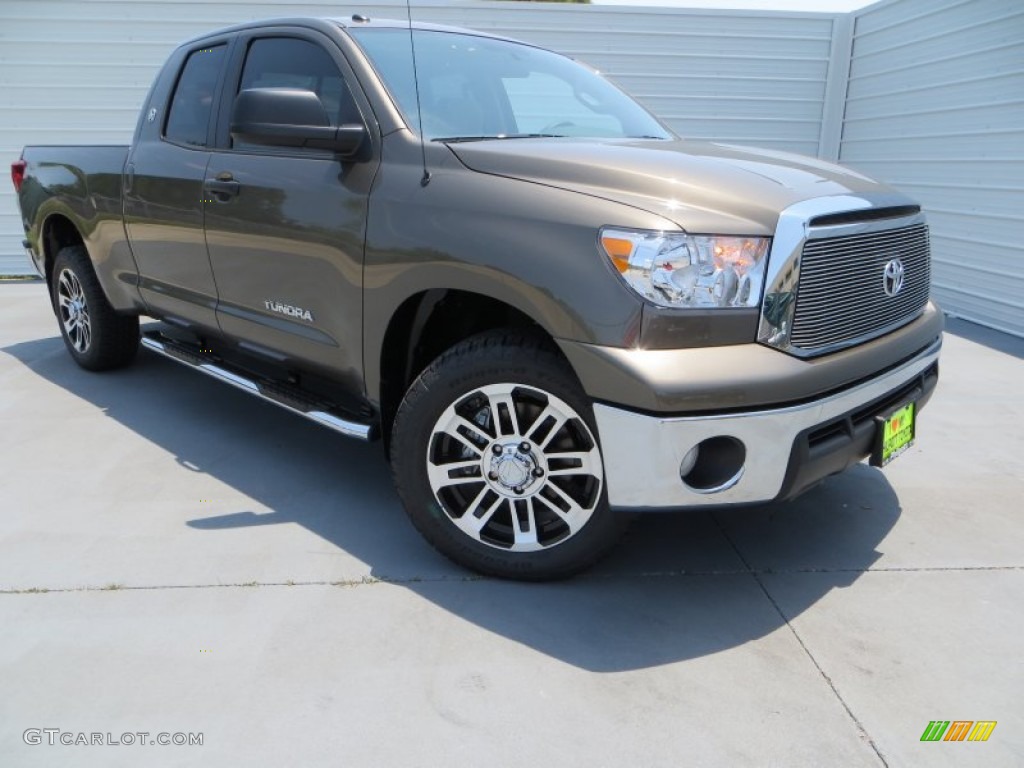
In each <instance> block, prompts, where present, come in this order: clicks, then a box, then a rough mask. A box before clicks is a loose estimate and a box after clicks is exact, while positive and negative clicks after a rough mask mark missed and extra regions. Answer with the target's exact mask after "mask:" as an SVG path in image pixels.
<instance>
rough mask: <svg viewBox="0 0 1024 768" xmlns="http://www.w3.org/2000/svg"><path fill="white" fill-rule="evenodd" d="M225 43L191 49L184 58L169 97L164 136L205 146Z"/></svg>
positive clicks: (182, 142) (185, 142) (179, 141)
mask: <svg viewBox="0 0 1024 768" xmlns="http://www.w3.org/2000/svg"><path fill="white" fill-rule="evenodd" d="M226 50H227V46H225V45H217V46H214V47H212V48H203V49H201V50H198V51H193V52H192V53H190V54H189V55H188V58H187V59H186V60H185V66H184V67H183V68H182V70H181V77H179V78H178V84H177V86H176V87H175V89H174V96H173V97H172V98H171V108H170V111H169V112H168V114H167V125H166V127H165V128H164V137H165V138H167V139H169V140H171V141H176V142H178V143H179V144H192V145H194V146H197V147H203V146H206V132H207V129H208V128H209V125H210V115H211V114H212V112H213V92H214V91H215V90H216V88H217V79H218V78H219V77H220V70H221V66H222V64H223V63H224V52H225V51H226Z"/></svg>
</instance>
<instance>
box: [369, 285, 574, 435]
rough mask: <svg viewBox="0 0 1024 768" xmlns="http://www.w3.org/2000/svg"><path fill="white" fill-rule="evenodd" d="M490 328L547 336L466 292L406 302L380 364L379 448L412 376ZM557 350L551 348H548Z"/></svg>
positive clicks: (427, 294)
mask: <svg viewBox="0 0 1024 768" xmlns="http://www.w3.org/2000/svg"><path fill="white" fill-rule="evenodd" d="M496 328H529V329H534V330H535V331H536V332H538V333H541V334H544V335H545V336H547V337H548V338H549V339H550V336H548V335H547V333H546V332H545V331H544V330H543V329H541V327H540V326H539V325H538V324H537V323H536V322H534V320H532V319H531V318H530V317H529V316H527V315H526V314H524V313H523V312H521V311H519V310H518V309H516V308H515V307H512V306H509V305H508V304H505V303H504V302H501V301H498V300H497V299H492V298H490V297H488V296H482V295H480V294H476V293H469V292H467V291H455V290H431V291H424V292H423V293H419V294H417V295H415V296H411V297H410V298H408V299H406V300H405V302H404V303H403V304H402V305H401V306H400V307H399V308H398V311H396V312H395V314H394V315H393V316H392V317H391V322H390V323H389V324H388V329H387V332H386V333H385V335H384V344H383V347H382V349H381V359H380V374H381V376H380V381H381V384H380V408H381V422H382V423H381V426H382V427H383V429H382V433H383V435H384V440H385V446H386V445H387V443H388V441H389V439H390V435H391V425H392V423H393V422H394V418H395V414H396V413H397V411H398V406H399V404H400V403H401V402H402V398H403V397H404V396H405V393H406V391H407V390H408V389H409V386H410V385H411V384H412V382H413V381H414V380H415V379H416V377H417V376H419V375H420V373H421V372H422V371H423V370H424V369H425V368H426V367H427V366H428V365H430V363H431V362H432V361H433V360H435V359H436V358H437V357H438V356H439V355H441V354H442V353H443V352H444V351H445V350H447V349H450V348H451V347H453V346H454V345H456V344H458V343H459V342H460V341H462V340H463V339H466V338H469V337H470V336H473V335H474V334H477V333H481V332H482V331H489V330H493V329H496ZM551 346H552V347H553V348H555V349H556V350H557V346H556V345H555V344H554V343H553V342H552V345H551Z"/></svg>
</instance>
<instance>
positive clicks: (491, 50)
mask: <svg viewBox="0 0 1024 768" xmlns="http://www.w3.org/2000/svg"><path fill="white" fill-rule="evenodd" d="M347 31H348V32H349V34H350V35H352V37H353V38H354V39H355V40H356V41H357V42H358V44H359V45H360V47H361V48H362V49H363V51H364V52H365V53H366V55H367V57H368V58H369V59H370V61H371V62H372V63H373V65H374V67H375V69H376V70H377V73H378V74H379V75H380V77H381V79H382V80H383V81H384V84H385V86H387V89H388V91H389V92H390V94H391V96H392V98H393V99H394V101H395V103H396V104H397V105H398V107H399V109H400V110H401V111H402V113H403V114H404V116H405V119H406V122H407V123H408V124H409V125H410V126H411V127H412V128H414V129H415V128H416V126H417V125H418V123H419V120H418V119H417V110H416V80H415V75H414V73H413V67H412V53H411V48H410V45H409V30H408V29H381V28H377V29H374V28H361V29H360V28H356V29H352V28H350V29H348V30H347ZM414 35H415V37H414V39H415V43H416V64H417V66H418V72H417V73H416V74H418V76H419V91H420V106H421V109H422V113H423V128H422V130H423V135H424V137H425V138H427V139H428V140H433V141H458V140H462V141H467V140H474V139H488V138H522V137H533V136H577V137H597V138H655V139H670V138H672V136H671V134H669V133H668V132H667V131H666V130H665V129H664V128H663V127H662V126H661V124H660V123H658V121H657V120H655V119H654V118H653V117H652V116H651V115H650V114H648V113H647V112H646V111H645V110H644V109H643V108H642V107H641V106H640V105H638V104H637V103H636V102H634V101H633V100H632V99H630V98H629V97H628V96H626V94H624V93H623V92H622V91H620V90H619V89H618V88H616V87H615V86H613V85H612V84H611V83H609V82H608V81H607V80H605V79H604V78H603V77H601V76H600V75H598V74H597V73H595V72H593V71H592V70H590V69H588V68H586V67H585V66H583V65H581V64H578V63H577V62H575V61H573V60H572V59H569V58H566V57H565V56H561V55H559V54H557V53H552V52H551V51H545V50H542V49H540V48H533V47H531V46H528V45H521V44H519V43H510V42H507V41H504V40H492V39H490V38H486V37H477V36H474V35H463V34H457V33H453V32H438V31H431V30H416V31H415V32H414Z"/></svg>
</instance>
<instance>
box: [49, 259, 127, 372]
mask: <svg viewBox="0 0 1024 768" xmlns="http://www.w3.org/2000/svg"><path fill="white" fill-rule="evenodd" d="M51 285H52V287H51V291H52V298H53V311H54V312H55V313H56V315H57V320H58V322H59V323H60V332H61V336H63V337H64V344H65V346H67V348H68V351H69V352H70V353H71V357H73V358H74V360H75V362H76V363H78V364H79V365H80V366H82V367H83V368H87V369H89V370H92V371H104V370H108V369H111V368H119V367H121V366H123V365H127V364H128V363H130V362H131V361H132V360H133V359H134V357H135V353H136V351H137V350H138V346H139V319H138V317H135V316H132V315H119V314H117V313H116V312H115V311H114V308H113V307H111V306H110V302H109V301H107V297H106V296H105V295H104V294H103V289H102V288H101V287H100V284H99V281H98V280H97V279H96V275H95V273H94V272H93V270H92V264H91V263H90V261H89V255H88V254H87V253H86V252H85V249H84V248H82V247H81V246H70V247H67V248H62V249H61V250H60V252H59V253H58V254H57V258H56V259H55V260H54V264H53V280H52V284H51Z"/></svg>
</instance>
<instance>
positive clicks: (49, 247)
mask: <svg viewBox="0 0 1024 768" xmlns="http://www.w3.org/2000/svg"><path fill="white" fill-rule="evenodd" d="M69 245H82V246H84V245H85V241H83V240H82V236H81V234H79V232H78V229H77V228H76V227H75V225H74V224H72V223H71V220H70V219H68V218H67V217H65V216H61V215H60V214H54V215H53V216H50V217H49V218H48V219H47V220H46V223H45V224H43V265H44V272H45V274H46V285H47V286H48V287H51V288H52V284H53V262H54V260H55V259H56V258H57V253H58V252H60V249H61V248H66V247H68V246H69Z"/></svg>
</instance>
